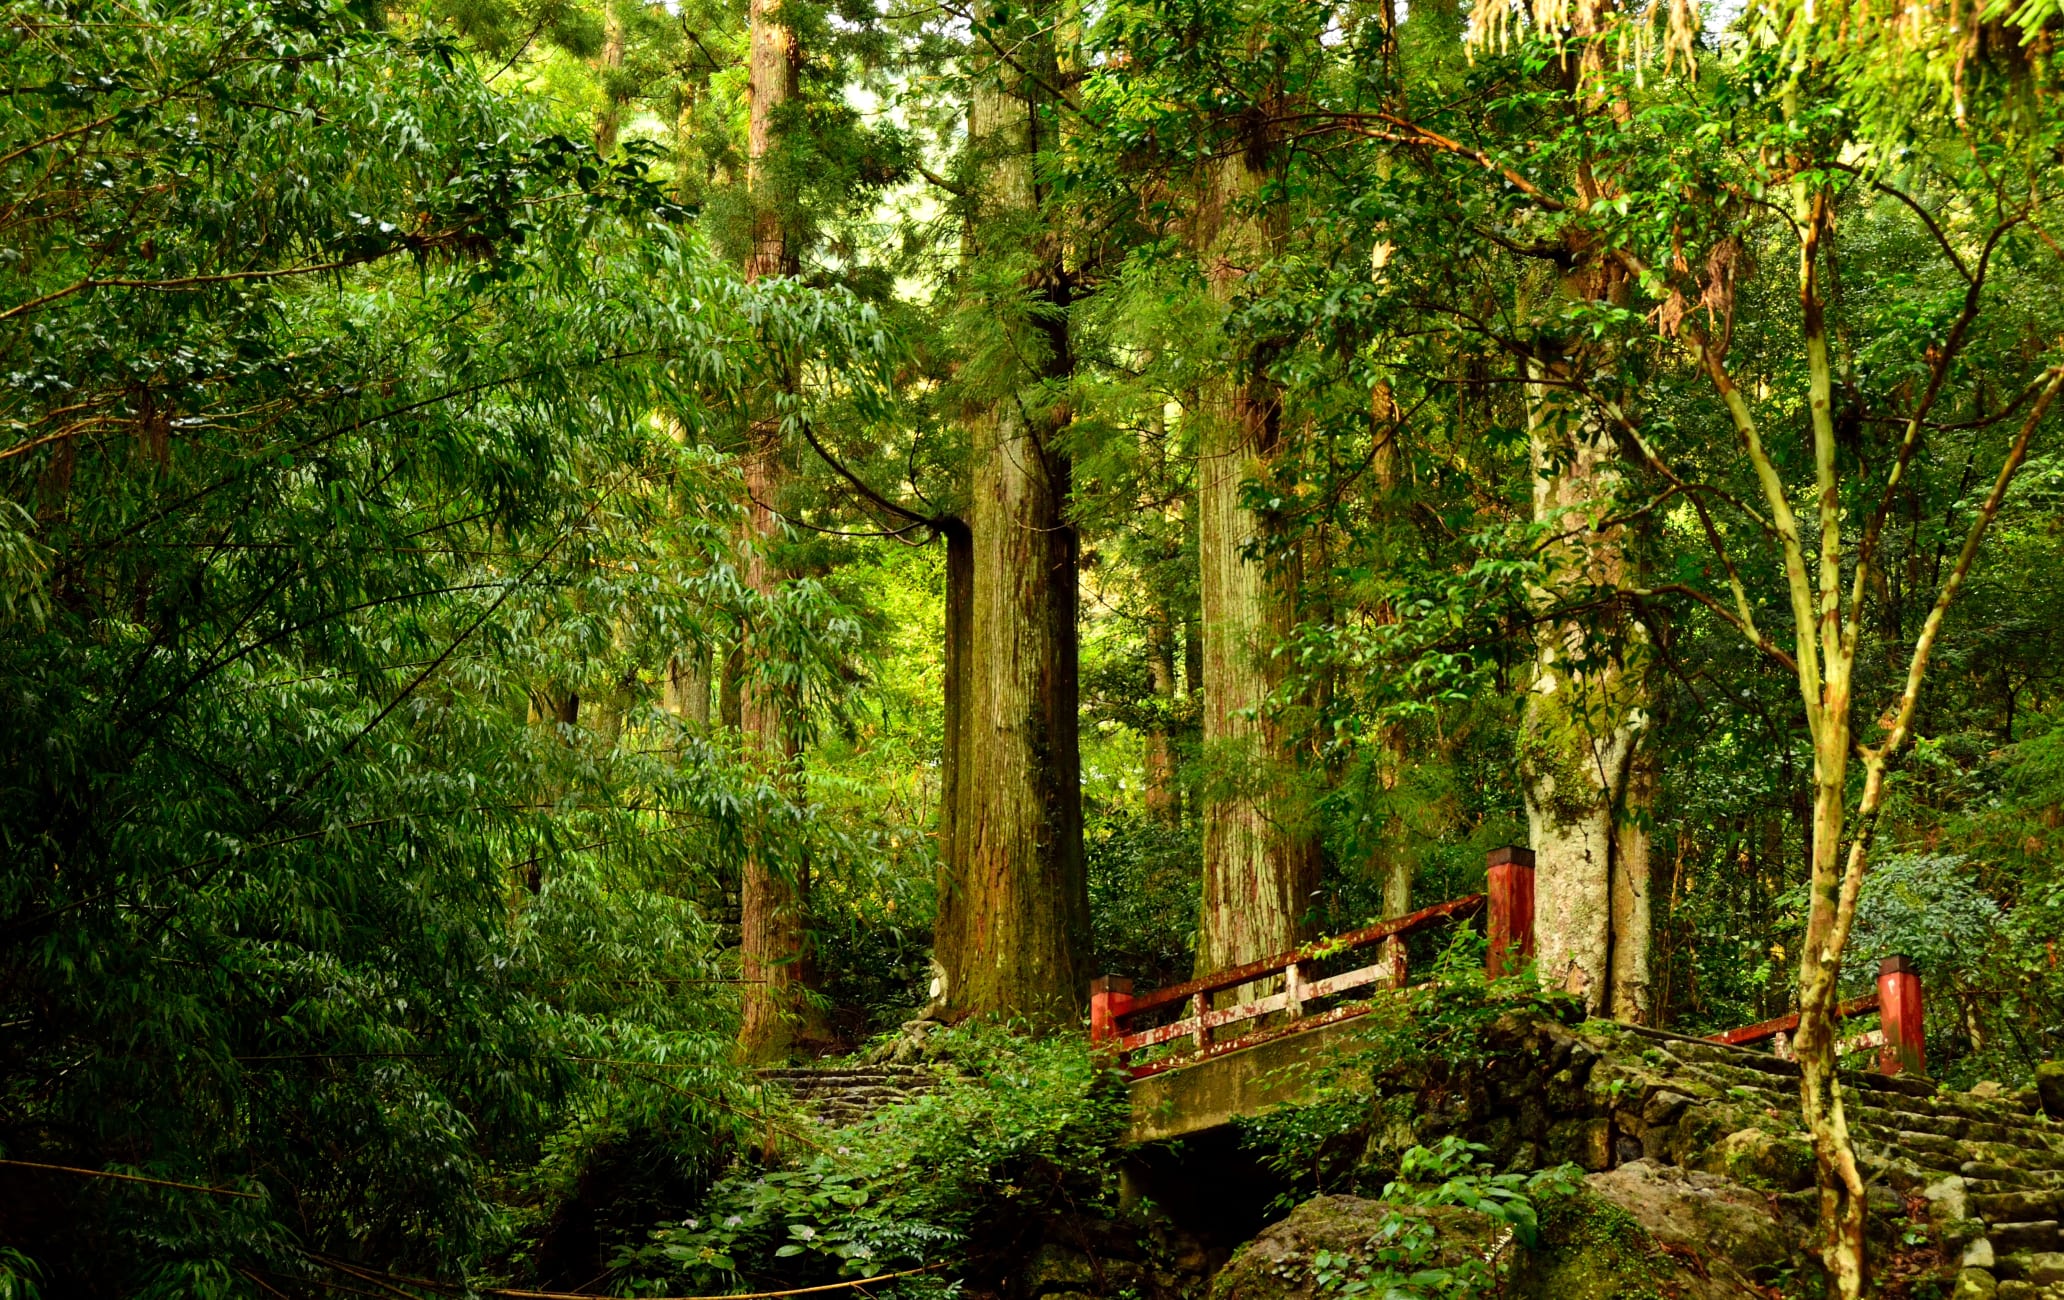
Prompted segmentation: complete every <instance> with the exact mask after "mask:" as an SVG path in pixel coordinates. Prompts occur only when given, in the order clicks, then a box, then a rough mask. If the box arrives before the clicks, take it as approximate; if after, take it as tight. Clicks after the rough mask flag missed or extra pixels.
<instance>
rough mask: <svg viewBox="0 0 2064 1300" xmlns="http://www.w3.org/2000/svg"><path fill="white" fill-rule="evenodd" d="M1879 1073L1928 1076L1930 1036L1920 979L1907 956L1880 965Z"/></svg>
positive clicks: (1890, 959)
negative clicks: (1923, 1024)
mask: <svg viewBox="0 0 2064 1300" xmlns="http://www.w3.org/2000/svg"><path fill="white" fill-rule="evenodd" d="M1878 1026H1879V1028H1880V1029H1881V1030H1882V1031H1883V1032H1884V1035H1885V1045H1884V1046H1883V1047H1880V1048H1879V1049H1878V1073H1879V1074H1919V1075H1925V1074H1927V1073H1928V1056H1927V1035H1926V1033H1925V1032H1924V1031H1923V1029H1922V1027H1921V976H1920V972H1919V971H1916V970H1915V969H1914V964H1913V960H1912V959H1911V958H1908V957H1887V958H1885V960H1883V961H1881V962H1879V963H1878Z"/></svg>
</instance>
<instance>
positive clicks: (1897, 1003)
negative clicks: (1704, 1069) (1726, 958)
mask: <svg viewBox="0 0 2064 1300" xmlns="http://www.w3.org/2000/svg"><path fill="white" fill-rule="evenodd" d="M1873 1011H1875V1012H1877V1013H1878V1028H1877V1029H1875V1030H1872V1031H1871V1032H1869V1033H1865V1034H1858V1035H1857V1036H1856V1037H1854V1038H1852V1039H1848V1040H1845V1041H1843V1042H1841V1043H1838V1044H1837V1045H1836V1047H1835V1050H1836V1051H1837V1052H1838V1053H1848V1052H1860V1051H1865V1050H1867V1049H1869V1048H1873V1047H1875V1048H1877V1049H1878V1073H1879V1074H1907V1073H1911V1074H1919V1075H1925V1074H1927V1072H1928V1068H1927V1067H1928V1059H1927V1051H1926V1046H1927V1034H1926V1030H1925V1026H1924V1025H1923V1023H1922V1016H1921V975H1920V972H1919V971H1917V970H1915V969H1914V964H1913V961H1912V960H1911V959H1910V958H1907V957H1899V956H1893V957H1887V958H1885V959H1884V960H1882V961H1880V962H1879V963H1878V987H1877V989H1876V990H1875V991H1874V992H1870V993H1865V994H1863V995H1861V996H1859V997H1853V998H1849V999H1847V1000H1845V1001H1842V1002H1839V1003H1837V1004H1835V1018H1836V1019H1837V1020H1847V1019H1848V1018H1849V1017H1851V1016H1863V1015H1869V1014H1870V1013H1871V1012H1873ZM1798 1029H1799V1013H1798V1012H1796V1011H1794V1012H1792V1013H1791V1014H1790V1015H1785V1016H1778V1017H1776V1018H1775V1019H1772V1020H1763V1021H1758V1022H1757V1023H1755V1024H1753V1025H1743V1026H1742V1027H1741V1028H1739V1029H1730V1030H1728V1031H1727V1032H1726V1033H1722V1034H1713V1035H1711V1036H1710V1041H1712V1042H1715V1043H1727V1044H1729V1045H1731V1046H1735V1047H1745V1046H1747V1045H1749V1044H1751V1043H1761V1042H1767V1041H1769V1040H1771V1039H1774V1038H1775V1039H1780V1046H1779V1052H1778V1054H1779V1055H1781V1056H1782V1055H1785V1054H1786V1052H1785V1047H1784V1044H1783V1042H1782V1039H1783V1036H1786V1035H1790V1034H1794V1033H1797V1032H1798Z"/></svg>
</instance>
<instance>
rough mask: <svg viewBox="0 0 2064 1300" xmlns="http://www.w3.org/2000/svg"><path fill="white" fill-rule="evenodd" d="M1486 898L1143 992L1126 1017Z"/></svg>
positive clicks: (1416, 926)
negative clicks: (1149, 991)
mask: <svg viewBox="0 0 2064 1300" xmlns="http://www.w3.org/2000/svg"><path fill="white" fill-rule="evenodd" d="M1484 898H1485V895H1483V894H1469V895H1466V896H1464V897H1462V898H1451V899H1449V900H1448V901H1447V902H1445V903H1435V904H1434V905H1433V906H1432V907H1423V908H1420V909H1419V910H1418V911H1416V912H1412V913H1410V914H1408V915H1405V916H1399V917H1393V918H1392V919H1390V920H1388V921H1379V922H1378V923H1376V924H1375V925H1369V926H1364V927H1362V928H1361V929H1359V930H1349V931H1348V932H1347V933H1346V934H1343V935H1337V936H1335V937H1334V938H1331V939H1317V940H1314V941H1312V942H1311V943H1308V944H1306V945H1304V946H1303V947H1302V948H1293V949H1291V950H1290V951H1289V952H1282V953H1277V954H1276V955H1275V956H1273V957H1263V958H1261V959H1259V960H1257V961H1250V962H1248V963H1247V964H1246V965H1244V966H1229V967H1227V968H1226V969H1224V970H1222V971H1217V972H1215V973H1213V974H1210V975H1203V976H1199V977H1198V978H1196V979H1193V980H1185V981H1183V982H1182V983H1180V984H1171V985H1169V986H1168V987H1167V988H1165V989H1155V990H1154V991H1153V992H1152V993H1142V994H1139V995H1137V996H1136V997H1134V998H1133V999H1132V1005H1131V1006H1130V1007H1128V1008H1126V1010H1125V1014H1126V1015H1128V1016H1135V1015H1138V1014H1140V1013H1141V1012H1143V1011H1152V1010H1154V1009H1155V1008H1156V1007H1165V1006H1167V1005H1169V1004H1170V1003H1172V1002H1181V1001H1184V1000H1185V999H1187V998H1190V997H1194V996H1195V995H1197V994H1199V993H1218V992H1221V991H1223V990H1225V989H1229V988H1235V987H1237V986H1239V985H1241V984H1251V983H1253V982H1254V981H1255V980H1257V979H1259V978H1261V977H1262V976H1264V975H1280V974H1282V973H1283V971H1284V970H1286V969H1288V968H1289V966H1290V965H1291V964H1292V963H1293V962H1295V963H1303V962H1308V961H1311V960H1313V959H1315V958H1319V957H1331V956H1334V955H1336V954H1338V953H1343V952H1351V951H1353V950H1354V949H1356V948H1366V947H1368V946H1369V945H1370V944H1372V943H1380V942H1382V941H1383V940H1385V939H1388V938H1390V937H1391V936H1392V935H1397V936H1400V937H1402V936H1404V935H1407V934H1411V933H1414V932H1415V931H1418V930H1423V929H1425V928H1426V927H1427V926H1429V925H1431V924H1433V923H1434V922H1436V921H1442V920H1446V919H1447V918H1449V917H1453V916H1466V915H1468V914H1469V913H1471V912H1474V911H1476V910H1477V909H1478V908H1480V907H1482V906H1483V904H1484Z"/></svg>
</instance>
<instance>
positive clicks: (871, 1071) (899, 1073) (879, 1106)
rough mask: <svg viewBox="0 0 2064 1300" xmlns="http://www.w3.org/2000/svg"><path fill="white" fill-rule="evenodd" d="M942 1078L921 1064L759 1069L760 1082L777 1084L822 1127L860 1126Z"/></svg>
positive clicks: (935, 1084)
mask: <svg viewBox="0 0 2064 1300" xmlns="http://www.w3.org/2000/svg"><path fill="white" fill-rule="evenodd" d="M942 1077H944V1076H943V1075H941V1073H940V1072H939V1071H937V1070H933V1069H929V1068H927V1067H925V1066H922V1065H846V1064H834V1065H826V1066H796V1067H786V1068H781V1069H771V1070H761V1071H760V1072H759V1078H760V1081H761V1082H762V1083H764V1084H766V1085H768V1086H770V1087H775V1088H779V1089H781V1090H782V1091H784V1092H786V1093H788V1095H789V1096H790V1097H791V1098H793V1099H794V1100H795V1103H796V1106H797V1107H798V1108H799V1109H800V1110H802V1112H803V1113H804V1114H806V1115H808V1116H810V1118H812V1119H814V1120H816V1121H817V1123H819V1124H821V1125H823V1126H824V1127H825V1128H845V1127H846V1126H847V1125H849V1124H858V1123H859V1122H860V1121H862V1120H864V1119H867V1118H869V1117H870V1116H872V1115H874V1114H875V1113H876V1112H877V1111H880V1110H883V1109H885V1108H887V1107H889V1106H894V1105H896V1104H897V1103H898V1102H904V1101H909V1100H911V1099H912V1098H915V1097H920V1096H923V1095H924V1094H925V1093H928V1092H930V1091H932V1090H933V1089H934V1088H936V1087H938V1086H939V1081H940V1079H941V1078H942Z"/></svg>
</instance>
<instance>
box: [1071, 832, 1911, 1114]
mask: <svg viewBox="0 0 2064 1300" xmlns="http://www.w3.org/2000/svg"><path fill="white" fill-rule="evenodd" d="M1487 874H1488V877H1489V879H1488V884H1487V887H1486V889H1485V892H1483V893H1481V894H1471V895H1469V896H1468V897H1466V898H1456V899H1450V900H1449V901H1448V902H1445V903H1436V904H1435V905H1434V906H1432V907H1428V908H1422V909H1421V910H1419V911H1417V912H1413V913H1412V914H1410V915H1409V916H1400V917H1398V918H1396V919H1394V920H1390V921H1383V922H1379V923H1378V924H1376V925H1371V926H1367V927H1364V928H1363V929H1360V930H1354V931H1350V932H1349V933H1347V934H1343V935H1340V936H1339V937H1337V938H1333V939H1322V940H1319V941H1318V942H1316V943H1309V944H1306V945H1305V946H1303V947H1302V948H1297V949H1293V950H1292V951H1290V952H1285V953H1278V954H1277V955H1275V956H1273V957H1264V958H1262V959H1261V960H1259V961H1251V962H1248V963H1247V964H1245V965H1243V966H1234V967H1232V968H1230V969H1228V970H1222V971H1218V972H1216V973H1214V974H1210V975H1205V976H1202V977H1200V978H1198V979H1193V980H1188V981H1185V982H1184V983H1181V984H1175V985H1171V986H1170V987H1168V988H1164V989H1156V990H1154V991H1153V992H1151V993H1141V994H1135V993H1134V992H1133V991H1132V981H1131V980H1129V979H1124V978H1122V977H1120V976H1116V975H1104V976H1100V977H1099V978H1098V979H1096V980H1095V981H1094V982H1092V983H1091V985H1090V993H1089V1040H1090V1042H1091V1044H1093V1045H1094V1046H1096V1047H1098V1048H1099V1049H1101V1050H1103V1051H1106V1052H1109V1053H1111V1054H1112V1055H1113V1056H1114V1057H1115V1058H1116V1061H1115V1063H1116V1064H1117V1065H1118V1066H1120V1067H1121V1068H1123V1069H1125V1070H1126V1071H1127V1072H1128V1073H1129V1074H1131V1075H1132V1077H1133V1078H1135V1079H1140V1078H1145V1077H1147V1076H1149V1075H1154V1074H1159V1073H1161V1072H1162V1071H1164V1070H1173V1069H1177V1068H1180V1067H1182V1066H1185V1065H1194V1064H1196V1063H1197V1062H1199V1061H1204V1060H1208V1059H1210V1058H1211V1057H1214V1056H1222V1055H1224V1054H1226V1053H1228V1052H1237V1051H1239V1050H1241V1049H1242V1048H1247V1047H1253V1046H1255V1045H1256V1044H1257V1043H1264V1042H1267V1041H1269V1040H1270V1039H1273V1038H1280V1037H1282V1036H1284V1035H1286V1034H1295V1033H1302V1032H1303V1031H1305V1030H1308V1029H1316V1028H1318V1027H1319V1026H1321V1025H1328V1024H1333V1023H1335V1022H1337V1021H1341V1020H1348V1019H1352V1018H1353V1017H1355V1016H1360V1015H1366V1014H1367V1013H1368V1012H1369V1011H1370V1010H1371V1009H1372V1007H1373V1004H1372V1003H1371V1002H1369V1001H1368V1000H1367V999H1366V998H1365V999H1363V1000H1360V1001H1348V1002H1336V1003H1334V1005H1331V1006H1319V1005H1316V1004H1321V1003H1325V1002H1328V1001H1331V1000H1333V999H1336V998H1339V997H1340V995H1342V994H1344V993H1347V992H1349V991H1351V990H1355V989H1362V988H1369V987H1371V986H1381V987H1382V988H1389V989H1400V988H1403V987H1405V983H1406V966H1405V949H1404V943H1403V941H1404V939H1405V937H1406V936H1407V935H1412V934H1417V933H1419V932H1421V931H1424V930H1429V929H1432V928H1433V927H1435V926H1438V925H1443V924H1446V923H1448V922H1451V921H1456V920H1460V919H1463V918H1465V917H1470V916H1474V915H1475V914H1476V913H1478V912H1488V914H1489V917H1488V929H1489V933H1490V946H1489V952H1488V953H1487V955H1486V957H1485V963H1484V964H1485V966H1486V967H1487V968H1488V969H1489V971H1490V973H1491V974H1492V975H1493V976H1497V975H1502V974H1506V973H1509V972H1510V971H1512V970H1516V969H1517V968H1518V967H1519V966H1520V965H1521V964H1522V962H1523V961H1524V960H1525V959H1526V958H1528V957H1531V956H1532V955H1533V952H1534V855H1533V852H1532V850H1530V849H1522V848H1503V849H1493V850H1492V851H1491V854H1490V858H1489V862H1488V873H1487ZM1368 949H1376V950H1377V951H1376V952H1375V953H1373V954H1372V955H1373V956H1375V957H1376V960H1374V961H1372V962H1369V963H1368V964H1366V965H1361V966H1357V967H1355V968H1353V969H1351V970H1346V971H1342V972H1340V973H1338V974H1334V975H1326V976H1318V975H1316V973H1315V972H1316V967H1317V965H1318V963H1319V962H1321V961H1327V960H1331V959H1333V958H1336V957H1338V956H1340V955H1341V954H1343V953H1349V952H1359V951H1364V950H1368ZM1242 985H1254V986H1257V987H1269V988H1273V989H1274V991H1272V992H1267V993H1263V994H1261V995H1259V996H1253V997H1248V998H1246V999H1244V1000H1242V1001H1241V1002H1239V1003H1237V1004H1236V1005H1233V1006H1227V1007H1216V1008H1214V1007H1213V1006H1212V1005H1211V1004H1212V1000H1213V995H1214V994H1218V993H1223V992H1225V991H1226V990H1227V989H1235V988H1239V987H1241V986H1242ZM1172 1007H1180V1008H1182V1012H1181V1014H1180V1015H1179V1016H1177V1017H1176V1018H1175V1019H1173V1020H1170V1021H1168V1022H1166V1023H1163V1024H1158V1025H1143V1024H1141V1022H1143V1021H1145V1020H1147V1019H1148V1018H1150V1017H1152V1016H1153V1015H1154V1014H1155V1013H1157V1012H1158V1013H1162V1014H1164V1015H1165V1014H1166V1013H1167V1011H1168V1009H1169V1008H1172ZM1872 1012H1876V1013H1877V1015H1878V1023H1879V1027H1878V1028H1877V1029H1875V1030H1872V1031H1870V1032H1868V1033H1863V1034H1858V1035H1855V1036H1853V1037H1851V1038H1849V1039H1846V1040H1844V1041H1843V1042H1842V1043H1841V1044H1839V1045H1838V1047H1837V1050H1838V1051H1840V1052H1843V1053H1853V1052H1859V1051H1867V1050H1869V1049H1871V1048H1876V1049H1877V1052H1878V1072H1879V1073H1881V1074H1902V1073H1910V1074H1926V1073H1927V1060H1926V1053H1925V1050H1924V1038H1923V1034H1922V1025H1921V977H1920V975H1919V973H1918V972H1917V971H1915V969H1914V965H1913V963H1912V962H1911V961H1909V960H1908V959H1907V958H1905V957H1887V958H1885V959H1884V960H1883V961H1882V962H1880V963H1879V965H1878V987H1877V991H1876V992H1874V993H1868V994H1865V995H1864V996H1862V997H1858V998H1851V999H1849V1000H1848V1001H1846V1002H1843V1003H1841V1004H1840V1005H1839V1006H1837V1007H1836V1008H1835V1014H1836V1015H1837V1016H1838V1017H1842V1018H1847V1017H1851V1016H1861V1015H1868V1014H1870V1013H1872ZM1236 1027H1244V1029H1243V1028H1236ZM1798 1028H1799V1017H1798V1014H1797V1013H1796V1012H1795V1013H1793V1014H1791V1015H1788V1016H1779V1017H1777V1018H1776V1019H1774V1020H1765V1021H1763V1022H1761V1023H1759V1024H1754V1025H1745V1026H1743V1027H1742V1028H1740V1029H1731V1030H1728V1031H1727V1032H1726V1033H1722V1034H1714V1035H1712V1037H1711V1041H1713V1042H1716V1043H1728V1044H1732V1045H1735V1046H1747V1045H1749V1044H1753V1043H1762V1042H1769V1043H1772V1044H1773V1045H1774V1047H1775V1048H1776V1051H1777V1054H1778V1055H1780V1056H1787V1057H1788V1056H1789V1055H1790V1050H1789V1044H1790V1036H1791V1035H1792V1034H1794V1033H1797V1032H1798ZM1227 1030H1231V1031H1232V1032H1231V1033H1226V1032H1224V1031H1227ZM1183 1040H1188V1047H1187V1049H1184V1050H1178V1051H1173V1052H1170V1053H1167V1054H1165V1055H1162V1056H1159V1057H1156V1058H1154V1059H1152V1060H1143V1061H1142V1060H1136V1059H1135V1058H1136V1057H1137V1056H1138V1054H1139V1053H1141V1052H1144V1051H1147V1050H1149V1049H1151V1048H1155V1047H1160V1046H1162V1045H1163V1044H1167V1043H1175V1042H1181V1041H1183Z"/></svg>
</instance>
